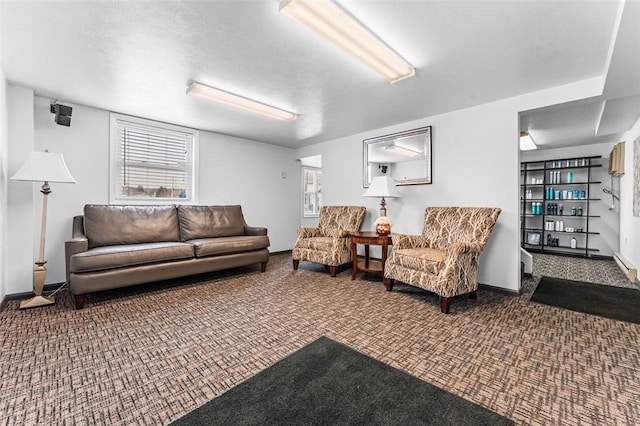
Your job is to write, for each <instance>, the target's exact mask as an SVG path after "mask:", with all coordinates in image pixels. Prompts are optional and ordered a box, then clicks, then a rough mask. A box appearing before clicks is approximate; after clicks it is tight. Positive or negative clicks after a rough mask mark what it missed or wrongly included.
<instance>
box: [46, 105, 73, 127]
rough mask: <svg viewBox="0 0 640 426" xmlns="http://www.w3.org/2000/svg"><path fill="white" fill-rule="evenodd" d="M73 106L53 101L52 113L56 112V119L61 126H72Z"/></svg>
mask: <svg viewBox="0 0 640 426" xmlns="http://www.w3.org/2000/svg"><path fill="white" fill-rule="evenodd" d="M72 111H73V108H71V107H70V106H67V105H62V104H57V103H52V104H51V113H52V114H55V119H54V121H55V122H56V124H59V125H61V126H67V127H69V126H71V113H72Z"/></svg>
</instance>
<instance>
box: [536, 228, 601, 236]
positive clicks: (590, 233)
mask: <svg viewBox="0 0 640 426" xmlns="http://www.w3.org/2000/svg"><path fill="white" fill-rule="evenodd" d="M542 231H543V232H548V233H554V232H555V233H556V234H561V235H562V234H567V235H571V234H577V235H587V234H589V235H599V234H600V233H599V232H584V231H582V232H567V231H550V230H548V229H543V230H542Z"/></svg>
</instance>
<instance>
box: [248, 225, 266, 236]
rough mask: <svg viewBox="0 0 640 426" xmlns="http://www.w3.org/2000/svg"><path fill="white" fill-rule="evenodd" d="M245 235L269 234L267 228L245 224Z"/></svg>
mask: <svg viewBox="0 0 640 426" xmlns="http://www.w3.org/2000/svg"><path fill="white" fill-rule="evenodd" d="M244 235H267V228H263V227H261V226H245V227H244Z"/></svg>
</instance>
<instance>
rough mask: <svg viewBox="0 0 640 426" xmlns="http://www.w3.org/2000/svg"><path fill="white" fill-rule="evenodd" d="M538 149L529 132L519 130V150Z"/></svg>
mask: <svg viewBox="0 0 640 426" xmlns="http://www.w3.org/2000/svg"><path fill="white" fill-rule="evenodd" d="M532 149H538V146H537V145H536V143H535V142H534V141H533V138H532V137H531V135H530V134H529V132H520V151H530V150H532Z"/></svg>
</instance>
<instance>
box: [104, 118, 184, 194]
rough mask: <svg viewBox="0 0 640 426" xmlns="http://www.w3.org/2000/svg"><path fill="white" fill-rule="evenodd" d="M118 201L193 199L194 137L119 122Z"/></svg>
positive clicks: (159, 128)
mask: <svg viewBox="0 0 640 426" xmlns="http://www.w3.org/2000/svg"><path fill="white" fill-rule="evenodd" d="M116 124H117V131H118V142H119V146H118V150H117V156H118V159H117V160H118V161H117V164H118V177H117V191H118V195H117V196H118V198H129V197H136V198H162V199H180V200H185V199H186V200H191V199H192V198H193V174H194V173H193V151H194V134H193V133H186V132H179V131H173V130H169V129H163V128H161V127H154V126H147V125H142V124H138V123H131V122H127V121H124V120H117V121H116Z"/></svg>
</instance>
